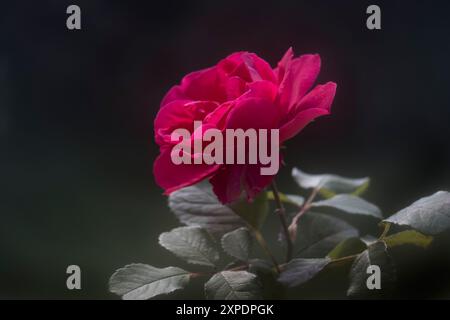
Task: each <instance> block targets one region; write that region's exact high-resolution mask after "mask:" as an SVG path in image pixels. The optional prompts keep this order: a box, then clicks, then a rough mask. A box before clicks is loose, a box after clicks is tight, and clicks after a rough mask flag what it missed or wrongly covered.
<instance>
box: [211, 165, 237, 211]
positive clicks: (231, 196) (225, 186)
mask: <svg viewBox="0 0 450 320" xmlns="http://www.w3.org/2000/svg"><path fill="white" fill-rule="evenodd" d="M243 172H244V165H227V166H222V168H220V170H219V171H218V172H217V173H216V174H215V175H214V176H213V177H212V178H211V179H210V180H209V182H210V183H211V184H212V186H213V191H214V193H215V194H216V196H217V198H218V199H219V201H220V202H222V203H223V204H226V203H231V202H233V201H235V200H237V199H239V197H240V196H241V194H242V174H243Z"/></svg>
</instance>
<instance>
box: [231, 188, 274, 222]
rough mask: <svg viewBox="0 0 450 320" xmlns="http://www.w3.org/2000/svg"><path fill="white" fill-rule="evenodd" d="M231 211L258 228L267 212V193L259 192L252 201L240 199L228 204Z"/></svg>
mask: <svg viewBox="0 0 450 320" xmlns="http://www.w3.org/2000/svg"><path fill="white" fill-rule="evenodd" d="M229 207H230V208H231V209H233V211H234V212H235V213H236V214H237V215H239V216H240V217H241V218H242V219H244V220H245V221H246V222H247V223H248V224H249V225H251V226H252V227H253V228H255V229H259V228H260V227H261V225H262V224H263V222H264V220H265V219H266V217H267V213H268V212H269V203H268V201H267V193H266V192H261V193H260V194H259V195H258V196H257V197H256V198H255V199H253V201H251V202H249V201H247V199H241V200H239V201H237V202H235V203H232V204H230V205H229Z"/></svg>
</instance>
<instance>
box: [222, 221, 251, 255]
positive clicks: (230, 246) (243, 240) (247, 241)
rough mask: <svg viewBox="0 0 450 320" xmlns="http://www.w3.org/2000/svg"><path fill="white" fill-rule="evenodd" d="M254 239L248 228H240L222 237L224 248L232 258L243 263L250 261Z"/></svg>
mask: <svg viewBox="0 0 450 320" xmlns="http://www.w3.org/2000/svg"><path fill="white" fill-rule="evenodd" d="M252 242H253V238H252V235H251V234H250V231H249V230H248V229H247V228H239V229H236V230H234V231H231V232H228V233H227V234H225V235H224V236H223V237H222V247H223V249H224V250H225V252H226V253H228V254H229V255H230V256H232V257H234V258H237V259H239V260H242V261H247V260H248V259H249V255H250V251H251V247H252Z"/></svg>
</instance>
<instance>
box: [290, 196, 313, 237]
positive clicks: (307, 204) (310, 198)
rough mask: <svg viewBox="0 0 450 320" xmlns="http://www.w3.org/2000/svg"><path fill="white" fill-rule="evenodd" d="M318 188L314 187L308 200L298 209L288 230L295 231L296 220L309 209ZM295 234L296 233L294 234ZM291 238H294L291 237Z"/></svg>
mask: <svg viewBox="0 0 450 320" xmlns="http://www.w3.org/2000/svg"><path fill="white" fill-rule="evenodd" d="M319 190H320V188H318V187H316V188H314V189H313V191H312V192H311V194H310V195H309V197H308V199H307V200H306V201H305V203H304V204H303V205H302V207H301V208H300V211H299V212H298V213H297V214H296V215H295V216H294V218H292V221H291V224H290V225H289V228H288V230H297V224H298V220H299V219H300V218H301V216H303V215H304V214H305V213H306V212H307V211H308V210H309V209H310V208H311V203H312V202H313V201H314V198H315V197H316V196H317V193H318V192H319ZM295 234H296V233H295ZM292 237H295V236H294V235H292Z"/></svg>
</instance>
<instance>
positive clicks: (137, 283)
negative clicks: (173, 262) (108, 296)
mask: <svg viewBox="0 0 450 320" xmlns="http://www.w3.org/2000/svg"><path fill="white" fill-rule="evenodd" d="M189 277H190V274H189V272H188V271H186V270H183V269H180V268H176V267H167V268H155V267H152V266H149V265H146V264H141V263H136V264H130V265H127V266H125V267H124V268H122V269H119V270H117V271H116V272H115V273H114V274H113V275H112V276H111V278H110V280H109V290H110V291H111V292H112V293H115V294H117V295H119V296H122V299H124V300H145V299H150V298H153V297H156V296H158V295H161V294H168V293H171V292H173V291H175V290H179V289H183V288H184V287H185V286H186V285H187V284H188V282H189Z"/></svg>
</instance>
